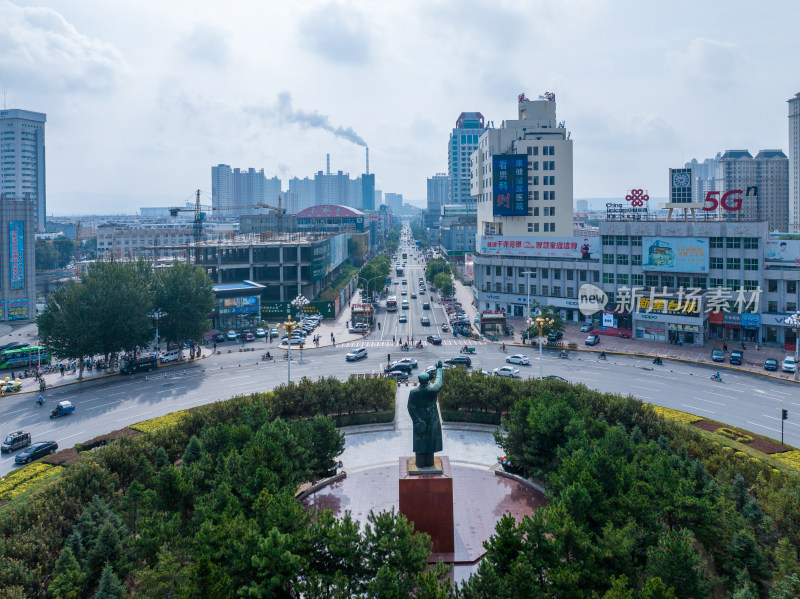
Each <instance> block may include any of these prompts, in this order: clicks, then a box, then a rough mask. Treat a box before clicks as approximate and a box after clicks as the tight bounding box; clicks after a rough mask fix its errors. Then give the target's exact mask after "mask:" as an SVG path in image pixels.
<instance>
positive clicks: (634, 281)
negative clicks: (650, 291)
mask: <svg viewBox="0 0 800 599" xmlns="http://www.w3.org/2000/svg"><path fill="white" fill-rule="evenodd" d="M631 285H635V286H636V287H643V286H644V275H631Z"/></svg>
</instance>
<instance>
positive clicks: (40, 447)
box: [0, 431, 58, 464]
mask: <svg viewBox="0 0 800 599" xmlns="http://www.w3.org/2000/svg"><path fill="white" fill-rule="evenodd" d="M18 449H22V451H20V452H19V453H18V454H17V455H16V457H15V458H14V462H16V463H17V464H29V463H30V462H32V461H33V460H38V459H39V458H41V457H44V456H46V455H50V454H52V453H55V452H56V451H58V443H56V442H55V441H38V442H36V443H32V442H31V434H30V433H29V432H27V431H14V432H13V433H9V434H8V435H6V438H5V439H4V440H3V443H2V445H0V452H2V453H10V452H12V451H17V450H18Z"/></svg>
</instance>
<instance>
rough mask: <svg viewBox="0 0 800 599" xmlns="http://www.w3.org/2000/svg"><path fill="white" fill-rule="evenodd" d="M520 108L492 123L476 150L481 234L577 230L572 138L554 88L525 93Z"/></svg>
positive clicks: (473, 186)
mask: <svg viewBox="0 0 800 599" xmlns="http://www.w3.org/2000/svg"><path fill="white" fill-rule="evenodd" d="M518 114H519V118H518V119H516V120H508V121H504V122H503V125H502V126H501V127H500V128H499V129H487V130H486V131H485V132H484V133H483V135H481V137H480V142H479V144H478V149H477V150H476V151H475V152H473V154H472V159H471V162H472V176H471V194H472V196H473V197H474V198H476V199H477V202H478V235H484V236H487V235H488V236H493V235H496V236H500V235H511V236H518V235H523V236H530V235H537V234H538V235H558V236H572V212H573V209H572V207H573V197H572V140H570V139H569V135H568V134H567V130H566V128H565V125H564V123H563V122H560V123H559V122H558V121H557V120H556V101H555V94H551V93H547V94H545V95H544V96H543V97H542V98H541V99H539V100H528V99H526V98H525V95H524V94H522V95H520V97H519V102H518ZM478 247H479V248H480V245H478ZM478 251H480V249H478Z"/></svg>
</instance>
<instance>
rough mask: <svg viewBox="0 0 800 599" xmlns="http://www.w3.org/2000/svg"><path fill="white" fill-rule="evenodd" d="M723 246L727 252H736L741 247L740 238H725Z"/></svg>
mask: <svg viewBox="0 0 800 599" xmlns="http://www.w3.org/2000/svg"><path fill="white" fill-rule="evenodd" d="M725 245H726V246H727V248H728V249H729V250H738V249H740V248H741V247H742V238H741V237H726V238H725Z"/></svg>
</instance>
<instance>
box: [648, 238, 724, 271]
mask: <svg viewBox="0 0 800 599" xmlns="http://www.w3.org/2000/svg"><path fill="white" fill-rule="evenodd" d="M642 269H643V270H658V271H662V272H685V273H707V272H708V239H707V238H697V237H642Z"/></svg>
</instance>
